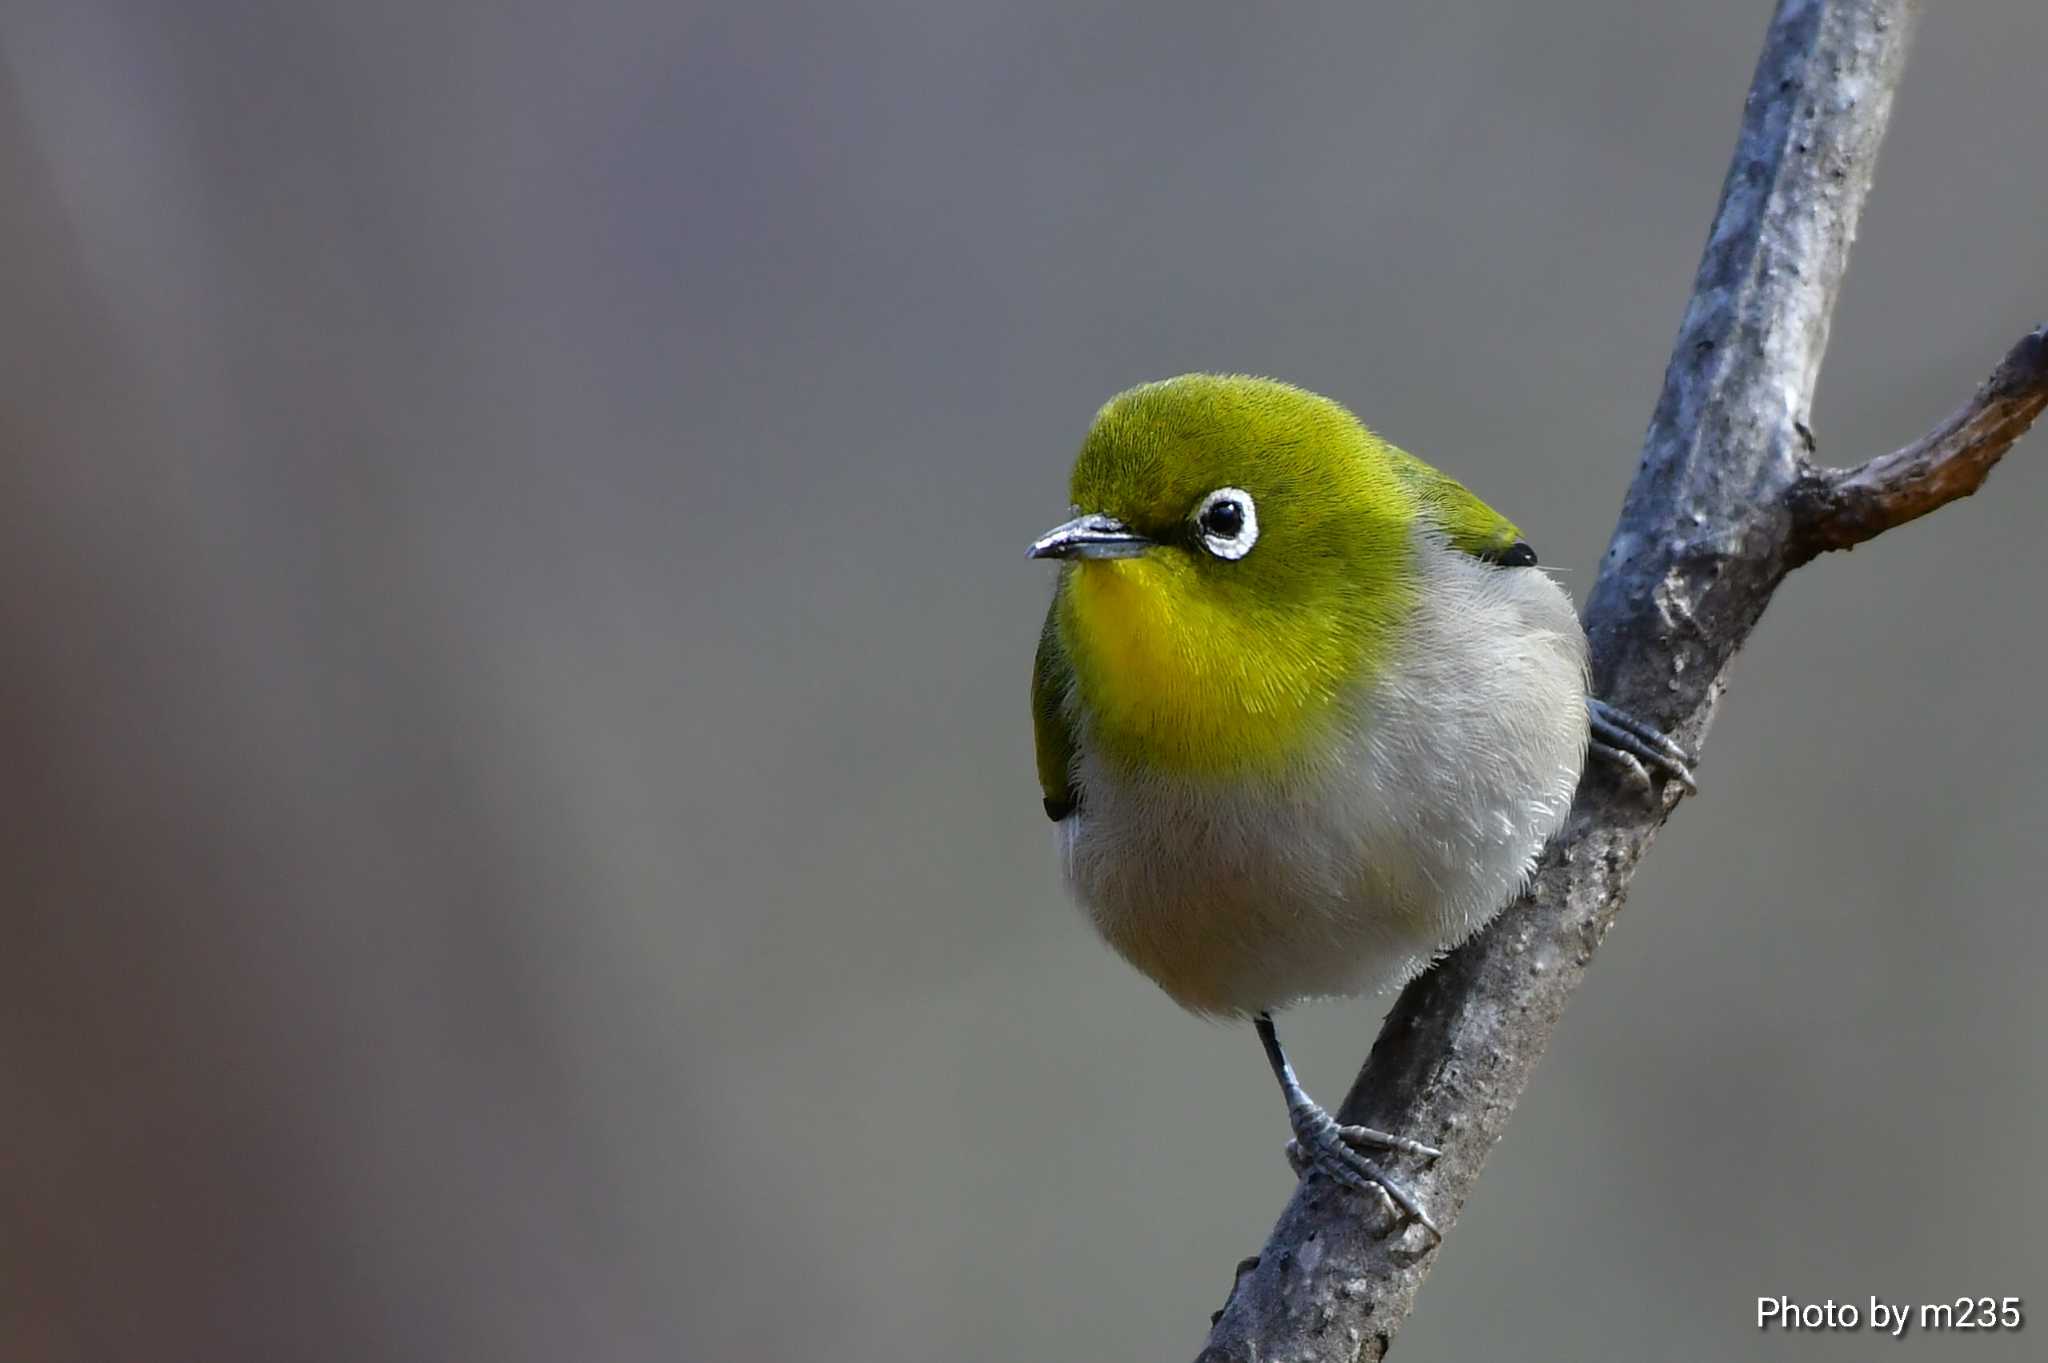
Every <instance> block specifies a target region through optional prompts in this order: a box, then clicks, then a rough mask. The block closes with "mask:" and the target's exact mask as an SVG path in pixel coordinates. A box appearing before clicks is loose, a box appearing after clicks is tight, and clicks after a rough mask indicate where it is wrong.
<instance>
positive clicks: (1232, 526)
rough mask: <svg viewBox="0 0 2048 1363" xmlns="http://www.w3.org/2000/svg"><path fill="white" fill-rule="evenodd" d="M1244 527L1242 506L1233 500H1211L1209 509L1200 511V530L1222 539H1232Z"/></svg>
mask: <svg viewBox="0 0 2048 1363" xmlns="http://www.w3.org/2000/svg"><path fill="white" fill-rule="evenodd" d="M1243 529H1244V508H1243V507H1242V506H1240V505H1239V504H1238V503H1236V502H1234V501H1229V500H1224V501H1220V502H1211V503H1210V504H1209V509H1208V510H1207V511H1204V512H1203V513H1202V531H1203V533H1205V534H1210V535H1217V536H1220V537H1221V538H1223V539H1227V540H1234V539H1236V538H1237V536H1238V532H1240V531H1242V530H1243Z"/></svg>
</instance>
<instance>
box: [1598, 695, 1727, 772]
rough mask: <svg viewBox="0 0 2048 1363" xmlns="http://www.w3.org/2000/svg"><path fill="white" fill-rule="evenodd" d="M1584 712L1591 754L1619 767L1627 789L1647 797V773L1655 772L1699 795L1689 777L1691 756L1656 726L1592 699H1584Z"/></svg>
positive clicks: (1601, 701)
mask: <svg viewBox="0 0 2048 1363" xmlns="http://www.w3.org/2000/svg"><path fill="white" fill-rule="evenodd" d="M1586 713H1587V716H1588V718H1589V719H1590V720H1591V722H1592V730H1593V732H1592V743H1591V751H1592V753H1593V755H1594V756H1596V757H1598V758H1600V759H1601V760H1603V761H1606V762H1611V763H1613V764H1614V765H1615V766H1617V767H1619V768H1621V772H1622V775H1623V777H1624V778H1625V779H1626V780H1627V781H1628V783H1629V785H1630V786H1632V787H1634V788H1635V789H1637V790H1639V791H1641V792H1642V793H1643V794H1644V795H1648V794H1649V793H1650V789H1651V782H1650V773H1651V772H1652V771H1656V772H1660V773H1662V774H1663V775H1664V776H1666V777H1668V778H1670V779H1671V780H1673V781H1676V782H1678V784H1679V785H1680V786H1682V787H1684V789H1685V792H1686V794H1688V795H1697V794H1699V793H1700V788H1699V786H1698V785H1697V784H1696V783H1695V782H1694V781H1693V778H1692V769H1693V766H1694V761H1695V759H1694V758H1693V755H1692V754H1691V753H1689V752H1687V751H1686V750H1685V749H1683V748H1681V747H1679V746H1678V745H1677V744H1676V743H1674V742H1672V741H1671V739H1670V738H1669V737H1667V736H1666V735H1665V733H1664V732H1663V731H1662V730H1661V729H1659V728H1657V726H1656V725H1654V724H1648V723H1645V722H1644V721H1643V720H1640V719H1637V718H1636V717H1635V716H1634V715H1632V714H1630V713H1629V712H1628V711H1626V710H1620V709H1616V708H1615V707H1614V706H1612V705H1609V704H1608V703H1607V702H1606V701H1604V700H1599V699H1597V698H1595V697H1592V696H1588V697H1587V698H1586Z"/></svg>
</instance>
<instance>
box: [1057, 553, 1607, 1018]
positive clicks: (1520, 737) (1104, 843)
mask: <svg viewBox="0 0 2048 1363" xmlns="http://www.w3.org/2000/svg"><path fill="white" fill-rule="evenodd" d="M1419 553H1420V554H1421V555H1422V556H1423V568H1424V574H1423V575H1424V579H1425V581H1426V582H1427V584H1428V585H1427V587H1426V589H1425V591H1424V593H1423V601H1422V604H1421V606H1420V608H1419V609H1418V610H1417V612H1416V617H1415V619H1414V621H1413V622H1412V624H1411V625H1410V626H1409V627H1408V628H1407V630H1406V631H1405V633H1404V635H1403V636H1402V638H1401V639H1400V641H1399V643H1398V646H1397V648H1396V650H1395V654H1394V660H1393V662H1392V663H1391V664H1390V665H1389V666H1388V668H1387V669H1386V671H1385V672H1384V673H1383V674H1382V675H1381V676H1380V677H1379V678H1377V679H1376V680H1375V681H1373V682H1372V683H1371V684H1369V685H1367V686H1364V687H1362V688H1361V689H1360V691H1359V693H1358V694H1357V695H1356V696H1354V697H1352V698H1350V699H1349V700H1348V701H1347V703H1346V722H1345V733H1346V735H1347V737H1346V739H1345V741H1344V742H1343V743H1342V744H1340V745H1339V750H1338V751H1337V752H1335V753H1333V754H1331V755H1330V756H1329V757H1328V758H1327V759H1326V760H1324V761H1322V762H1320V763H1317V764H1313V765H1309V764H1302V765H1299V766H1296V767H1293V768H1290V769H1289V770H1287V771H1286V772H1285V773H1283V774H1281V775H1278V776H1275V777H1272V778H1262V779H1259V780H1250V781H1239V782H1232V783H1229V784H1226V785H1221V786H1219V785H1216V784H1213V783H1199V782H1193V781H1189V780H1187V779H1186V778H1182V777H1176V776H1169V775H1164V774H1158V773H1142V772H1141V773H1136V774H1132V773H1126V772H1118V771H1115V770H1112V769H1111V768H1110V767H1109V766H1108V765H1107V764H1104V763H1102V762H1100V761H1098V760H1097V759H1096V758H1095V757H1094V756H1093V755H1092V754H1091V753H1090V751H1089V747H1088V743H1087V735H1086V727H1085V723H1083V724H1082V725H1081V726H1080V734H1079V737H1080V746H1081V755H1080V759H1079V762H1078V765H1077V768H1076V771H1075V775H1076V778H1077V783H1078V786H1079V791H1080V795H1081V800H1080V805H1079V808H1078V809H1076V810H1075V812H1074V813H1073V814H1072V815H1071V816H1069V817H1068V818H1067V819H1065V820H1064V821H1062V822H1061V824H1060V825H1059V830H1058V837H1059V843H1060V851H1061V858H1062V862H1063V864H1064V867H1065V871H1066V875H1067V880H1068V883H1069V885H1070V886H1071V887H1072V889H1073V891H1074V894H1075V896H1076V897H1077V898H1078V899H1079V900H1080V901H1081V903H1082V904H1083V905H1084V906H1085V907H1086V908H1087V910H1088V912H1089V915H1090V916H1091V917H1092V918H1093V920H1094V922H1095V926H1096V927H1097V929H1098V930H1099V931H1100V932H1101V933H1102V935H1103V937H1104V938H1105V939H1106V940H1107V941H1108V942H1109V944H1110V945H1111V946H1113V947H1114V948H1116V950H1117V951H1118V952H1119V953H1120V954H1122V955H1123V956H1124V958H1125V959H1126V960H1128V961H1130V962H1131V964H1133V965H1135V966H1136V967H1137V968H1138V969H1139V970H1141V971H1143V972H1144V973H1145V974H1147V975H1149V976H1151V977H1152V978H1153V979H1154V980H1156V981H1158V983H1159V984H1160V986H1161V987H1162V988H1164V989H1165V990H1166V992H1167V993H1168V994H1170V995H1172V996H1173V998H1174V999H1175V1000H1176V1001H1178V1002H1179V1003H1180V1004H1182V1005H1183V1006H1184V1007H1187V1008H1189V1009H1192V1010H1194V1011H1196V1012H1200V1013H1214V1014H1237V1015H1242V1014H1250V1013H1256V1012H1259V1011H1261V1010H1263V1009H1269V1008H1278V1007H1281V1006H1283V1005H1285V1004H1288V1003H1291V1002H1294V1001H1296V1000H1299V999H1303V998H1309V997H1314V996H1317V995H1327V994H1355V993H1362V992H1366V991H1371V990H1378V989H1384V988H1387V987H1390V986H1392V985H1396V984H1399V983H1401V982H1402V981H1404V980H1406V979H1408V978H1409V977H1411V976H1412V975H1414V974H1415V973H1416V972H1418V971H1420V970H1421V969H1422V968H1423V967H1425V966H1427V965H1428V964H1429V962H1430V961H1431V960H1432V959H1434V958H1435V957H1436V956H1437V955H1438V954H1440V953H1441V952H1443V951H1444V950H1446V949H1448V948H1450V947H1452V946H1455V945H1457V944H1458V943H1459V942H1461V941H1463V940H1464V939H1465V938H1466V937H1469V936H1470V935H1471V934H1472V933H1474V932H1476V931H1477V930H1478V929H1479V928H1480V927H1482V926H1483V925H1484V924H1485V923H1486V922H1487V921H1488V920H1490V919H1491V918H1492V917H1493V916H1494V915H1495V914H1496V913H1498V912H1499V911H1500V910H1501V909H1502V908H1503V907H1505V906H1506V905H1507V903H1508V902H1509V901H1510V900H1511V899H1513V898H1514V897H1515V896H1516V895H1517V894H1518V893H1520V891H1521V889H1522V887H1523V885H1524V884H1525V883H1526V881H1527V879H1528V876H1529V871H1530V868H1531V867H1532V865H1533V864H1534V862H1535V858H1536V855H1537V853H1538V852H1540V851H1541V850H1542V848H1543V844H1544V842H1545V840H1546V839H1548V838H1549V837H1550V835H1551V834H1552V833H1554V832H1556V831H1557V830H1558V829H1559V828H1560V827H1562V826H1563V824H1564V820H1565V816H1566V814H1567V813H1568V812H1569V810H1570V808H1571V801H1572V792H1573V790H1574V789H1575V787H1576V786H1577V784H1578V779H1579V771H1580V768H1581V767H1582V766H1583V765H1584V762H1585V755H1586V735H1587V724H1586V708H1585V701H1586V639H1585V634H1584V633H1583V632H1582V631H1581V629H1580V626H1579V622H1578V617H1577V616H1576V615H1575V614H1574V613H1573V611H1572V606H1571V601H1570V598H1568V597H1567V596H1566V595H1565V593H1564V591H1563V589H1562V588H1560V587H1558V585H1557V584H1556V583H1554V582H1552V581H1551V580H1550V579H1549V578H1548V577H1545V576H1544V575H1543V574H1542V573H1540V572H1538V571H1536V570H1535V569H1530V568H1516V569H1502V568H1496V567H1493V566H1490V565H1488V564H1484V563H1480V562H1478V561H1477V560H1474V559H1471V558H1468V557H1467V556H1465V555H1464V554H1460V553H1458V552H1456V551H1454V550H1451V549H1448V548H1446V547H1444V546H1442V545H1440V544H1437V543H1434V542H1428V543H1425V544H1423V545H1422V547H1421V548H1420V550H1419Z"/></svg>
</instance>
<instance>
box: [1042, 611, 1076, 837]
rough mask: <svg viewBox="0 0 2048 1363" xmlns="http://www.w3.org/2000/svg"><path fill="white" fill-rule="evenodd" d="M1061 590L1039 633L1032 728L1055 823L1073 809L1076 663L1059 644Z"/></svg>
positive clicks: (1048, 811) (1050, 815)
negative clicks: (1071, 717)
mask: <svg viewBox="0 0 2048 1363" xmlns="http://www.w3.org/2000/svg"><path fill="white" fill-rule="evenodd" d="M1059 608H1060V598H1059V593H1058V591H1055V592H1054V593H1053V598H1052V605H1051V606H1049V607H1047V608H1046V612H1045V628H1044V629H1042V630H1040V631H1039V633H1038V656H1037V658H1035V659H1034V660H1033V661H1032V664H1031V728H1032V732H1033V736H1034V737H1035V738H1036V739H1037V744H1038V786H1039V789H1040V790H1041V791H1043V792H1044V794H1045V815H1046V817H1047V818H1049V819H1051V820H1052V821H1053V822H1054V823H1058V822H1059V821H1060V820H1061V819H1064V818H1066V817H1067V815H1069V814H1071V813H1073V812H1074V806H1075V804H1077V803H1078V802H1079V796H1078V795H1077V794H1076V793H1075V791H1074V777H1073V766H1074V731H1073V729H1072V728H1071V727H1070V726H1069V724H1068V722H1067V711H1066V700H1067V692H1068V691H1069V690H1071V689H1072V687H1073V685H1074V666H1073V664H1072V663H1070V662H1069V661H1067V652H1066V650H1065V649H1063V648H1061V647H1060V640H1059V633H1058V628H1057V617H1058V614H1059Z"/></svg>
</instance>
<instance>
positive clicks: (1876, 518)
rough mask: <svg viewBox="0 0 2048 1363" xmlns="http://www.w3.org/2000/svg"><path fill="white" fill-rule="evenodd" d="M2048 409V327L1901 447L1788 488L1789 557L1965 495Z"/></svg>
mask: <svg viewBox="0 0 2048 1363" xmlns="http://www.w3.org/2000/svg"><path fill="white" fill-rule="evenodd" d="M2043 407H2048V327H2041V328H2038V329H2036V330H2034V331H2032V332H2029V333H2028V334H2027V335H2025V336H2022V337H2021V338H2020V339H2019V341H2018V342H2016V343H2015V344H2014V345H2013V348H2012V349H2011V350H2010V351H2008V352H2007V353H2006V357H2005V359H2004V360H2003V361H2002V362H2000V364H1999V366H1998V368H1997V369H1995V370H1993V371H1992V373H1991V377H1990V378H1988V379H1986V380H1985V381H1984V384H1983V386H1982V387H1980V388H1979V389H1978V390H1977V393H1976V396H1974V397H1972V398H1971V399H1970V400H1969V401H1968V402H1967V403H1965V404H1964V405H1963V406H1962V407H1961V408H1959V409H1958V410H1957V411H1956V412H1955V413H1954V414H1953V415H1951V416H1950V417H1949V418H1948V420H1946V421H1944V422H1942V423H1941V424H1940V425H1939V426H1937V427H1935V428H1934V429H1933V430H1931V431H1929V432H1928V433H1927V434H1926V435H1924V436H1922V437H1920V439H1918V440H1916V441H1914V442H1913V443H1912V444H1910V445H1908V446H1906V447H1905V448H1904V449H1900V450H1894V451H1892V452H1891V453H1890V454H1883V455H1879V456H1878V457H1877V458H1875V459H1872V460H1871V461H1870V462H1868V463H1866V464H1859V465H1857V466H1856V467H1855V468H1851V469H1819V468H1817V469H1811V470H1809V471H1808V472H1807V474H1806V475H1805V477H1804V478H1802V479H1801V480H1800V483H1799V485H1798V486H1797V487H1795V488H1793V490H1792V514H1793V521H1794V530H1793V535H1794V552H1795V554H1797V555H1798V556H1799V561H1800V562H1804V561H1806V560H1807V559H1810V558H1813V557H1815V556H1816V555H1819V554H1824V553H1826V552H1828V551H1829V550H1831V549H1853V548H1855V547H1856V546H1857V545H1859V544H1861V543H1863V542H1864V541H1865V540H1867V539H1872V538H1874V537H1876V536H1878V535H1881V534H1883V533H1884V532H1885V531H1887V530H1890V529H1891V528H1892V527H1894V526H1898V525H1904V524H1905V523H1906V522H1907V521H1910V520H1916V519H1918V518H1919V517H1921V516H1924V515H1926V514H1927V513H1928V512H1930V511H1932V510H1934V509H1935V508H1936V507H1941V506H1946V505H1948V503H1950V502H1953V501H1955V500H1956V499H1957V498H1959V497H1967V496H1969V495H1970V494H1971V493H1973V492H1975V491H1976V490H1977V489H1978V488H1980V487H1982V486H1984V480H1985V479H1986V478H1988V477H1990V476H1991V469H1992V466H1993V465H1995V464H1997V463H1998V461H1999V459H2000V458H2002V457H2003V456H2004V454H2005V452H2006V451H2007V450H2009V449H2011V448H2012V444H2013V442H2014V441H2015V440H2018V439H2019V438H2020V437H2021V436H2022V435H2025V434H2026V432H2027V428H2028V427H2029V426H2031V425H2033V424H2034V418H2035V417H2037V416H2039V415H2040V414H2041V409H2042V408H2043Z"/></svg>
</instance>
